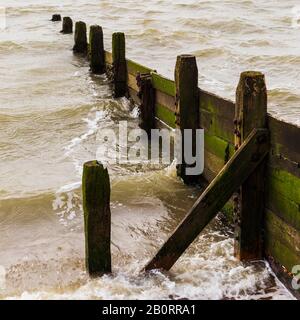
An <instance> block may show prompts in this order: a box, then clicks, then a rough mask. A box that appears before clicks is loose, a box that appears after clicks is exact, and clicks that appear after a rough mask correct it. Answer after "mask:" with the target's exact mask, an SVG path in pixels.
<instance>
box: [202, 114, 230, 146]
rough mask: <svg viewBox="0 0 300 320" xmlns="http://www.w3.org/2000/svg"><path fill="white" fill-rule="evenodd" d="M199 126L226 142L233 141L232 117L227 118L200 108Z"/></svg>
mask: <svg viewBox="0 0 300 320" xmlns="http://www.w3.org/2000/svg"><path fill="white" fill-rule="evenodd" d="M200 112H201V117H200V127H201V128H203V129H204V130H205V132H206V133H208V134H209V135H211V136H217V137H219V138H221V139H223V140H225V141H227V142H230V143H232V144H233V143H234V135H233V133H234V124H233V119H231V120H228V119H226V118H223V117H221V116H218V115H216V114H215V113H211V112H209V111H207V110H205V109H201V111H200Z"/></svg>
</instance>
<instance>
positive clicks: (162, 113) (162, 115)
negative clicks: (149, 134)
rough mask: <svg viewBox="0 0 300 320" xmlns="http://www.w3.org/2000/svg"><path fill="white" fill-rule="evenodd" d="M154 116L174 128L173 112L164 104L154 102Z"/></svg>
mask: <svg viewBox="0 0 300 320" xmlns="http://www.w3.org/2000/svg"><path fill="white" fill-rule="evenodd" d="M155 116H156V117H157V118H158V119H159V120H161V121H163V122H164V123H165V124H167V125H168V126H169V127H171V128H175V127H176V125H175V115H174V112H172V111H170V110H169V109H168V108H166V107H165V106H162V105H160V104H159V103H156V105H155Z"/></svg>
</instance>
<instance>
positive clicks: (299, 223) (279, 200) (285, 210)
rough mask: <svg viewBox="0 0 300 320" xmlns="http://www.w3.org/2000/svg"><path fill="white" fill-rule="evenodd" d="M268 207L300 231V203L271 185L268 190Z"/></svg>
mask: <svg viewBox="0 0 300 320" xmlns="http://www.w3.org/2000/svg"><path fill="white" fill-rule="evenodd" d="M266 208H267V209H270V210H271V211H273V212H274V213H275V214H276V215H277V216H278V217H280V218H281V219H282V220H283V221H285V222H286V223H288V224H289V225H291V226H292V227H293V228H295V229H297V230H298V231H299V232H300V206H299V204H298V203H296V202H294V201H291V200H289V199H287V198H286V197H284V196H283V195H282V194H281V193H278V192H276V189H275V190H274V188H272V187H271V188H267V192H266Z"/></svg>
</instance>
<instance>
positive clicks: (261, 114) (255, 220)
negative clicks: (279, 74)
mask: <svg viewBox="0 0 300 320" xmlns="http://www.w3.org/2000/svg"><path fill="white" fill-rule="evenodd" d="M266 121H267V90H266V84H265V77H264V75H263V74H262V73H260V72H252V71H249V72H244V73H242V74H241V77H240V81H239V84H238V87H237V91H236V110H235V120H234V124H235V149H236V150H238V149H239V147H240V146H241V144H242V143H243V141H245V139H246V138H247V137H248V135H249V134H250V132H251V131H252V130H253V129H254V128H265V127H266ZM264 176H265V161H263V162H262V163H261V164H260V165H259V167H258V168H257V169H256V170H255V172H253V173H252V175H251V176H250V177H249V178H248V179H247V180H246V182H245V183H244V184H243V185H242V187H241V188H240V190H239V191H238V194H237V195H236V196H235V197H234V201H235V208H234V210H235V221H236V223H235V256H236V257H238V258H239V259H241V260H254V259H260V258H262V254H263V253H262V247H263V246H262V228H263V215H264V184H265V178H264Z"/></svg>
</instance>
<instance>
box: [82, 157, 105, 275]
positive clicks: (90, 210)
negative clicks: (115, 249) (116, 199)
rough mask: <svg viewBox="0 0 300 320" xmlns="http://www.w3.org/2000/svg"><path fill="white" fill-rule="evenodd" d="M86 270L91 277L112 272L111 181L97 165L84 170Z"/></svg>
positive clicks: (94, 164) (90, 164) (88, 164)
mask: <svg viewBox="0 0 300 320" xmlns="http://www.w3.org/2000/svg"><path fill="white" fill-rule="evenodd" d="M82 197H83V211H84V230H85V252H86V257H85V259H86V268H87V271H88V272H89V274H90V275H96V276H97V275H102V274H104V273H110V272H111V251H110V241H111V240H110V239H111V212H110V181H109V175H108V171H107V169H105V168H104V167H103V165H102V164H101V163H99V162H98V161H89V162H86V163H85V164H84V166H83V176H82Z"/></svg>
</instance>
